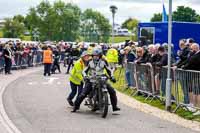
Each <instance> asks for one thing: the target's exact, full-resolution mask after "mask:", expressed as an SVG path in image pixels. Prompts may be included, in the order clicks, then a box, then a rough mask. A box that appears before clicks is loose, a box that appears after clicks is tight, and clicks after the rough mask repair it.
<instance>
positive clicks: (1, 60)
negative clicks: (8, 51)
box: [0, 53, 4, 73]
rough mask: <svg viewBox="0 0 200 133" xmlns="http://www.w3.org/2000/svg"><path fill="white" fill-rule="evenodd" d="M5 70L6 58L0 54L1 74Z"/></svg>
mask: <svg viewBox="0 0 200 133" xmlns="http://www.w3.org/2000/svg"><path fill="white" fill-rule="evenodd" d="M3 70H4V58H3V56H2V54H1V53H0V73H2V72H3Z"/></svg>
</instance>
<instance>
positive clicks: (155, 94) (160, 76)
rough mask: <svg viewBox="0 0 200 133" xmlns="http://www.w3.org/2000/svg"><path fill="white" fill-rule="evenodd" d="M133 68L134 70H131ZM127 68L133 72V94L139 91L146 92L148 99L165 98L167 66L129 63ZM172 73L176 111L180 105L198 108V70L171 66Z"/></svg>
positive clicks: (199, 87)
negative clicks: (134, 89)
mask: <svg viewBox="0 0 200 133" xmlns="http://www.w3.org/2000/svg"><path fill="white" fill-rule="evenodd" d="M133 68H134V72H133ZM127 69H131V70H132V72H131V73H134V74H133V75H131V76H132V79H133V80H135V83H136V89H137V91H136V92H135V95H136V94H138V93H139V92H141V93H144V94H146V96H147V98H146V99H148V98H149V97H152V99H151V101H152V100H153V99H154V98H159V100H160V101H162V100H163V99H165V88H166V79H167V67H162V68H161V67H153V66H152V65H151V64H134V63H129V65H128V66H127ZM171 75H172V92H171V94H172V102H174V103H176V105H177V108H176V109H175V110H174V112H176V111H177V110H178V109H179V108H180V107H193V108H196V109H200V71H192V70H183V69H174V68H171Z"/></svg>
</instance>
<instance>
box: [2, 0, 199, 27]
mask: <svg viewBox="0 0 200 133" xmlns="http://www.w3.org/2000/svg"><path fill="white" fill-rule="evenodd" d="M41 1H42V0H0V18H5V17H12V16H13V15H16V14H22V15H25V14H26V13H27V12H28V9H29V8H30V7H31V6H36V5H37V4H39V3H40V2H41ZM49 1H50V2H51V3H53V2H54V1H56V0H49ZM63 1H65V2H68V1H73V2H74V3H76V4H77V5H78V6H79V7H80V8H81V9H83V10H85V9H87V8H92V9H94V10H97V11H100V12H101V13H102V14H104V15H105V16H106V17H107V18H109V19H111V13H110V10H109V6H110V5H116V6H117V7H118V11H117V14H116V22H117V23H119V24H120V23H122V22H123V21H124V20H125V19H127V18H129V17H134V18H137V19H139V20H140V21H143V22H144V21H149V20H150V18H151V17H152V16H153V14H154V13H157V12H162V0H63ZM167 1H168V0H164V2H165V6H166V10H168V3H167ZM180 5H185V6H190V7H192V8H193V9H195V10H196V11H197V12H198V13H199V14H200V0H173V10H175V9H176V7H177V6H180ZM167 12H168V11H167Z"/></svg>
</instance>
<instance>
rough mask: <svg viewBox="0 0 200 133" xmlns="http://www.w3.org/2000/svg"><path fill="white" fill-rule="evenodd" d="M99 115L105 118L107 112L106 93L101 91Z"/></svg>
mask: <svg viewBox="0 0 200 133" xmlns="http://www.w3.org/2000/svg"><path fill="white" fill-rule="evenodd" d="M100 112H101V117H102V118H106V116H107V114H108V93H107V92H104V93H102V101H101V102H100Z"/></svg>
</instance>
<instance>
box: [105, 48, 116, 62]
mask: <svg viewBox="0 0 200 133" xmlns="http://www.w3.org/2000/svg"><path fill="white" fill-rule="evenodd" d="M106 59H107V61H108V63H118V51H117V50H116V49H114V48H111V49H109V50H108V51H107V54H106Z"/></svg>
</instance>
